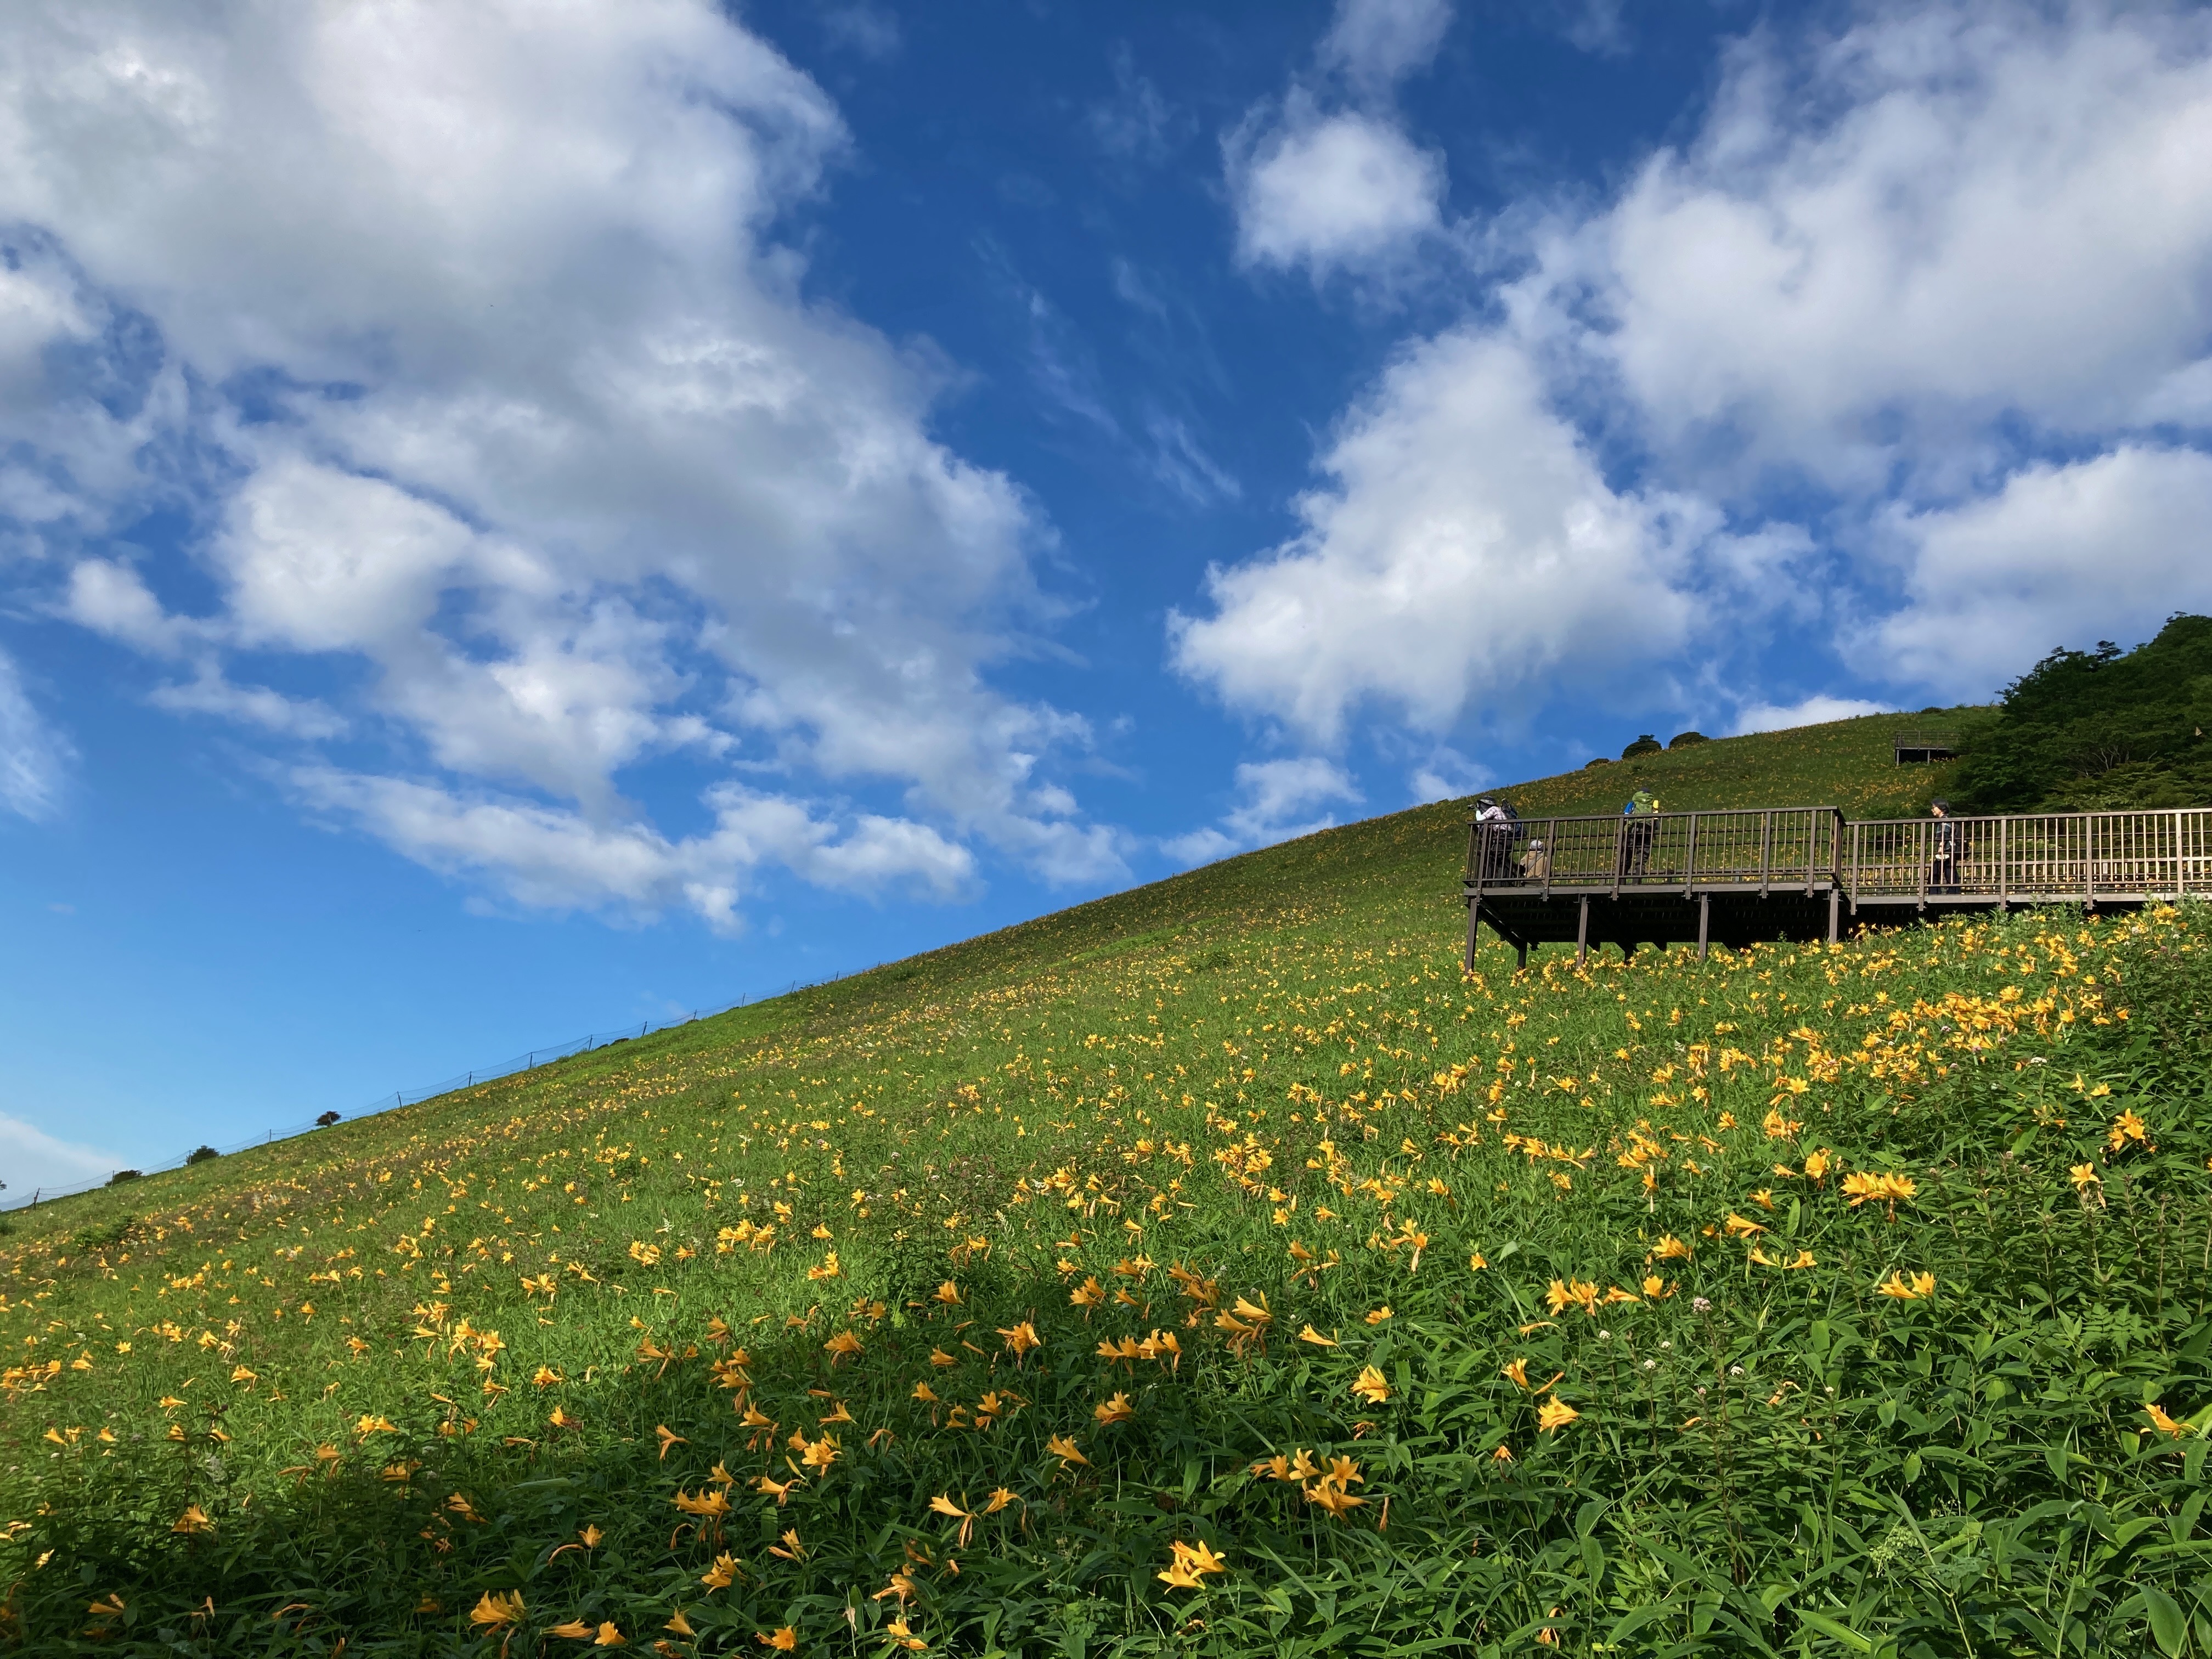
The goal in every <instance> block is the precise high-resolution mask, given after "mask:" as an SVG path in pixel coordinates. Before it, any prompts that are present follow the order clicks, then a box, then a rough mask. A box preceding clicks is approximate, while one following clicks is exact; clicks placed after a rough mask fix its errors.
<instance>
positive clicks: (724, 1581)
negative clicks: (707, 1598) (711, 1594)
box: [699, 1551, 738, 1589]
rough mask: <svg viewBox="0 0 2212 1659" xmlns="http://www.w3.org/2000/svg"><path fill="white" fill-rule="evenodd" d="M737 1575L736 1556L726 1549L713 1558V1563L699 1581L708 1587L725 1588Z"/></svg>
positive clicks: (727, 1587)
mask: <svg viewBox="0 0 2212 1659" xmlns="http://www.w3.org/2000/svg"><path fill="white" fill-rule="evenodd" d="M737 1576H738V1562H737V1558H736V1557H735V1556H733V1555H732V1554H730V1553H728V1552H727V1551H724V1552H723V1553H721V1554H720V1555H718V1556H716V1557H715V1558H714V1565H713V1566H711V1567H709V1568H708V1569H707V1571H706V1572H705V1573H704V1574H703V1575H702V1577H700V1580H699V1582H700V1583H702V1584H704V1585H705V1586H706V1587H707V1588H708V1589H729V1587H730V1585H731V1583H732V1581H733V1580H734V1579H735V1578H736V1577H737Z"/></svg>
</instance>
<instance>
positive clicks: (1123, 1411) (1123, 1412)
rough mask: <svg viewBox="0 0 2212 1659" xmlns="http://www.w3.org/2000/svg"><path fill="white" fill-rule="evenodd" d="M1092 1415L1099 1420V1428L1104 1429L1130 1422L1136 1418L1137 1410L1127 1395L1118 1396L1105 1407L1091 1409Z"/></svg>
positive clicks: (1107, 1402)
mask: <svg viewBox="0 0 2212 1659" xmlns="http://www.w3.org/2000/svg"><path fill="white" fill-rule="evenodd" d="M1136 1414H1137V1408H1136V1407H1134V1406H1132V1405H1131V1404H1130V1403H1129V1396H1128V1395H1126V1394H1116V1395H1115V1396H1114V1397H1113V1398H1112V1399H1110V1400H1109V1401H1106V1403H1105V1404H1104V1405H1103V1406H1094V1407H1091V1415H1092V1416H1093V1417H1095V1418H1097V1419H1098V1423H1099V1426H1100V1427H1102V1428H1103V1427H1106V1426H1109V1425H1112V1424H1115V1423H1127V1422H1128V1421H1130V1420H1131V1419H1133V1418H1134V1417H1135V1416H1136Z"/></svg>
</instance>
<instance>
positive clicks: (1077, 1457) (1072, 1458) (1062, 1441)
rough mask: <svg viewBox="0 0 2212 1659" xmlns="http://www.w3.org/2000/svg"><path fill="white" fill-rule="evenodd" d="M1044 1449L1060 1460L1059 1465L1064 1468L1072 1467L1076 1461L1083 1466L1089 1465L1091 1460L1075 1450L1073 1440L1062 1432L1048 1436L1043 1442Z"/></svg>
mask: <svg viewBox="0 0 2212 1659" xmlns="http://www.w3.org/2000/svg"><path fill="white" fill-rule="evenodd" d="M1044 1449H1045V1450H1047V1451H1048V1452H1050V1453H1051V1454H1052V1455H1054V1457H1057V1458H1058V1459H1059V1460H1060V1468H1064V1469H1065V1468H1073V1467H1074V1466H1075V1465H1076V1464H1078V1463H1080V1464H1083V1465H1084V1466H1085V1468H1088V1467H1089V1466H1090V1462H1091V1460H1090V1459H1089V1458H1087V1457H1085V1455H1083V1454H1082V1453H1081V1452H1080V1451H1079V1450H1077V1449H1076V1445H1075V1442H1074V1441H1073V1440H1071V1439H1069V1438H1068V1437H1066V1435H1064V1434H1055V1435H1053V1436H1050V1437H1048V1438H1047V1440H1046V1441H1045V1443H1044Z"/></svg>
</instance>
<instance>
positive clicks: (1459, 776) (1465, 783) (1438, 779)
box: [1407, 744, 1498, 804]
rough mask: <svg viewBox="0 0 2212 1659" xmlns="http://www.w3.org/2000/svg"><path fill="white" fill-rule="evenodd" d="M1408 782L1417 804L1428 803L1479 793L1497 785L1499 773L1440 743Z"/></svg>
mask: <svg viewBox="0 0 2212 1659" xmlns="http://www.w3.org/2000/svg"><path fill="white" fill-rule="evenodd" d="M1497 781H1498V774H1497V773H1495V772H1493V771H1492V770H1491V769H1489V768H1488V767H1486V766H1484V765H1482V764H1480V763H1478V762H1475V761H1471V760H1469V759H1468V757H1466V756H1464V755H1462V754H1461V753H1460V752H1459V751H1458V750H1456V749H1453V748H1451V747H1449V745H1447V744H1437V747H1436V749H1435V750H1433V751H1432V752H1431V754H1430V756H1429V757H1428V759H1426V760H1425V761H1424V762H1422V763H1421V764H1420V765H1419V766H1417V767H1415V768H1414V769H1413V774H1412V775H1411V776H1410V777H1408V778H1407V787H1409V788H1410V789H1411V790H1412V791H1413V799H1414V801H1415V802H1416V803H1417V804H1425V803H1426V802H1429V801H1434V800H1457V799H1459V798H1460V797H1461V796H1462V795H1472V794H1475V793H1479V792H1480V791H1481V790H1484V789H1486V788H1488V787H1490V786H1491V785H1492V784H1493V783H1495V782H1497Z"/></svg>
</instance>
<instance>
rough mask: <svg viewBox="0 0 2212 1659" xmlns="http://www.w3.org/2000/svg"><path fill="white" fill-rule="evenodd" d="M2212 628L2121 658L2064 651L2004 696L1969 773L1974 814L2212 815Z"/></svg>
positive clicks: (2162, 633) (2107, 651)
mask: <svg viewBox="0 0 2212 1659" xmlns="http://www.w3.org/2000/svg"><path fill="white" fill-rule="evenodd" d="M2207 727H2212V617H2192V616H2186V615H2177V616H2175V617H2172V618H2171V619H2170V620H2169V621H2168V622H2167V623H2166V626H2165V627H2164V628H2162V629H2160V630H2159V633H2158V637H2157V638H2155V639H2154V640H2151V641H2148V642H2146V643H2144V644H2142V645H2139V646H2137V647H2136V648H2135V649H2134V650H2132V651H2123V650H2121V649H2120V648H2119V647H2118V646H2117V645H2114V644H2113V643H2112V641H2109V640H2107V641H2103V642H2101V643H2100V644H2099V645H2098V647H2097V648H2096V649H2095V650H2093V651H2065V650H2061V651H2054V652H2052V653H2051V654H2050V655H2049V656H2047V657H2045V659H2043V660H2042V661H2041V662H2039V663H2038V664H2036V665H2035V666H2034V667H2033V668H2031V669H2030V670H2028V671H2027V673H2025V674H2023V675H2021V678H2019V679H2017V680H2015V682H2014V683H2013V684H2011V685H2010V686H2008V688H2006V690H2005V694H2004V698H2003V701H2002V704H2001V705H2000V714H1999V716H1998V718H1997V720H1996V721H1995V722H1994V723H1993V724H1991V725H1990V726H1987V727H1986V728H1984V730H1983V731H1982V732H1978V733H1977V734H1976V735H1975V736H1974V738H1972V745H1971V747H1970V749H1969V750H1968V752H1967V754H1966V758H1965V759H1964V760H1963V761H1962V762H1961V763H1960V769H1959V782H1958V786H1957V792H1956V793H1957V799H1956V801H1955V805H1957V806H1958V807H1959V808H1960V810H1963V811H1975V812H2020V811H2038V810H2043V811H2076V812H2079V811H2111V810H2114V809H2118V808H2127V807H2152V806H2212V741H2208V740H2207V739H2206V738H2205V735H2204V734H2205V731H2206V728H2207Z"/></svg>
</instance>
